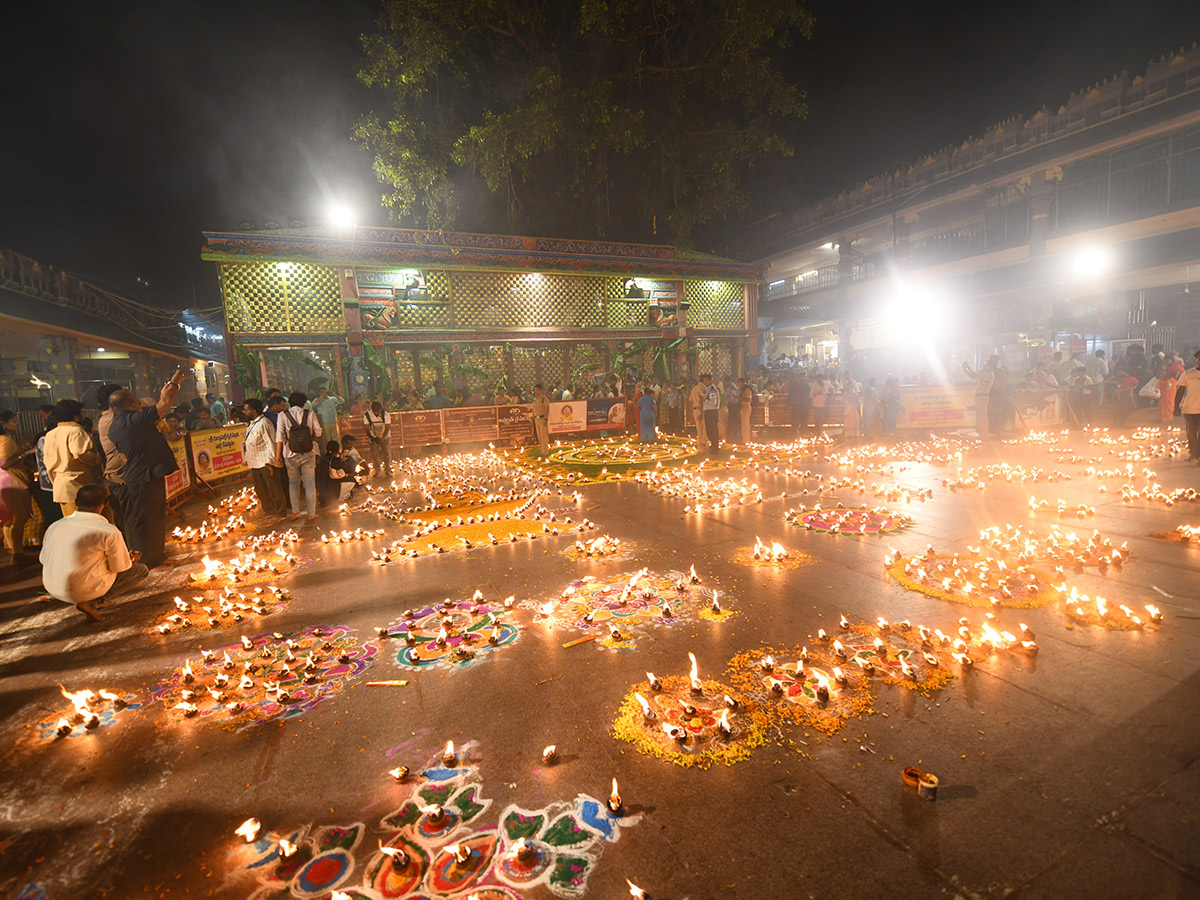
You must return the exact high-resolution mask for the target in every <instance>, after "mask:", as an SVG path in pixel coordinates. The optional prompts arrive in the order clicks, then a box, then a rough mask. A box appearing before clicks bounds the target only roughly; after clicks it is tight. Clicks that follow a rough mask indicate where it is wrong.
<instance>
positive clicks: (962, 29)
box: [0, 0, 1200, 308]
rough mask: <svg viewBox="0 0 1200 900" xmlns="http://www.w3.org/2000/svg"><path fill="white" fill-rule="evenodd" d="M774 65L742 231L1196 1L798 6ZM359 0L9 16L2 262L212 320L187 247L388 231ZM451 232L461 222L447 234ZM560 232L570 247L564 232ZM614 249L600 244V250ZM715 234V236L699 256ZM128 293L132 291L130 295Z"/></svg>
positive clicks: (1098, 68)
mask: <svg viewBox="0 0 1200 900" xmlns="http://www.w3.org/2000/svg"><path fill="white" fill-rule="evenodd" d="M812 8H813V10H814V12H815V14H816V18H817V24H816V33H815V34H814V37H813V39H812V41H811V42H804V41H798V42H796V44H795V45H794V46H793V48H792V50H791V54H790V58H789V60H788V63H787V65H788V66H789V68H790V70H791V71H793V72H794V74H795V78H796V80H797V81H798V83H799V84H801V86H802V87H804V88H805V89H806V90H807V91H808V95H809V117H808V119H807V120H806V121H804V122H803V123H799V124H797V125H795V126H793V127H792V128H791V129H790V130H789V132H788V133H789V135H790V136H791V137H792V139H793V140H794V142H795V143H796V145H797V152H796V155H795V157H793V158H792V159H790V160H787V161H784V162H782V163H778V164H771V165H768V166H763V167H760V169H759V173H760V175H759V177H758V183H757V184H756V185H755V186H754V190H755V197H756V198H758V200H757V202H756V205H755V209H754V210H753V211H752V214H751V215H748V216H747V220H753V219H755V218H757V217H758V216H760V215H765V214H767V213H770V212H773V211H775V210H776V209H778V207H779V204H780V203H781V202H788V201H794V202H798V201H802V200H804V199H818V198H819V197H820V196H823V195H826V194H829V193H836V192H837V190H839V189H841V188H842V187H846V186H852V185H853V184H855V183H857V182H859V181H862V180H865V179H866V178H868V177H870V176H872V175H875V174H877V173H879V172H881V171H883V170H885V169H886V168H887V167H888V166H889V165H890V164H891V163H893V162H910V161H912V160H913V159H915V158H916V157H917V156H919V155H920V154H922V153H925V152H928V151H931V150H934V149H937V148H939V147H941V146H944V145H946V144H948V143H959V142H961V141H962V140H963V139H965V138H966V137H967V136H968V135H970V134H972V133H980V132H982V131H983V129H985V128H986V127H987V126H988V125H989V124H991V123H993V122H996V121H998V120H1000V119H1004V118H1008V117H1009V116H1012V115H1016V114H1021V115H1029V114H1032V113H1033V112H1034V111H1036V110H1037V109H1038V108H1039V107H1041V106H1042V105H1048V106H1051V107H1053V108H1055V109H1056V108H1057V107H1058V106H1059V105H1060V104H1062V103H1064V102H1065V101H1066V99H1067V96H1068V95H1069V94H1070V93H1071V92H1072V91H1074V90H1077V89H1079V88H1081V87H1084V86H1085V85H1087V84H1091V83H1092V82H1095V81H1098V80H1102V79H1104V78H1106V77H1109V76H1111V75H1113V74H1115V73H1117V72H1119V71H1121V70H1123V69H1124V70H1128V71H1130V72H1131V73H1134V74H1137V73H1140V72H1142V71H1143V70H1144V68H1145V65H1146V62H1147V60H1149V59H1150V58H1151V57H1152V56H1153V57H1156V58H1157V57H1158V56H1159V55H1160V54H1161V53H1163V52H1164V51H1167V50H1171V49H1177V48H1179V47H1180V46H1184V45H1187V46H1191V44H1192V43H1193V42H1194V41H1196V40H1200V3H1183V2H1165V0H1155V2H1140V3H1133V2H1125V3H1118V2H1111V0H1109V2H1091V3H1088V2H1079V0H1059V2H1055V0H1046V2H1007V3H992V4H969V3H966V2H960V3H947V2H940V0H931V2H927V3H911V4H910V3H897V2H895V0H892V2H888V3H882V2H859V3H848V2H835V0H815V2H814V3H813V4H812ZM377 9H378V5H377V3H376V2H374V0H340V2H336V3H334V2H328V0H327V2H303V0H289V2H282V0H269V2H265V0H248V2H243V3H239V4H232V3H230V4H175V3H144V4H143V3H122V4H114V5H112V6H111V7H110V6H107V5H105V4H95V3H88V4H80V3H58V4H33V3H31V4H19V5H13V6H11V7H10V8H8V9H6V13H5V22H4V28H5V31H6V32H7V34H6V41H5V45H6V46H5V53H4V54H3V55H2V56H0V85H3V93H2V94H0V96H2V97H3V100H2V101H0V103H2V106H0V108H2V109H3V112H4V114H3V127H2V130H0V172H2V173H3V175H2V177H3V187H2V188H0V246H5V247H11V248H13V249H16V250H18V251H20V252H23V253H25V254H27V255H30V256H32V257H34V258H36V259H39V260H41V261H42V262H45V263H48V264H51V265H55V266H57V267H59V268H62V269H65V270H67V271H68V272H71V273H73V274H76V275H79V276H81V277H85V278H89V279H92V280H96V281H100V282H102V283H107V284H110V285H111V286H113V287H115V288H118V289H120V290H122V291H126V292H129V293H132V294H134V295H135V296H138V297H141V298H142V299H145V300H148V301H150V302H153V303H155V304H157V305H160V306H163V307H168V308H171V307H174V308H179V307H184V306H192V305H194V304H193V291H194V292H195V298H196V304H195V305H199V306H201V307H211V306H215V305H217V304H218V303H219V296H218V291H217V285H216V274H215V267H214V266H212V265H211V264H203V263H201V262H200V260H199V250H200V242H201V238H200V232H201V231H203V230H206V229H207V230H221V229H229V230H234V229H236V228H237V226H238V224H239V223H240V222H241V221H243V220H252V221H258V222H262V221H263V220H264V219H267V218H275V219H277V220H281V221H286V219H287V218H288V217H291V216H300V217H304V216H314V215H321V214H322V213H323V211H324V210H325V209H326V208H327V207H328V206H329V204H330V203H332V202H343V203H345V204H347V205H349V206H351V207H352V208H354V209H355V210H356V212H357V213H358V220H359V221H360V222H362V223H379V224H385V223H386V222H387V216H386V213H385V212H384V211H383V210H382V209H381V208H380V207H379V202H378V196H379V191H378V189H377V187H376V183H375V179H374V176H373V175H372V173H371V160H370V156H369V154H367V153H366V152H364V151H362V150H360V149H359V148H358V146H357V145H355V144H354V143H353V142H352V141H351V140H350V131H351V127H352V125H353V122H354V120H355V119H356V118H357V116H358V115H359V114H360V113H361V112H363V111H365V110H366V109H368V108H369V107H370V105H371V104H372V103H377V102H378V98H375V97H372V95H371V94H370V93H369V92H367V91H366V89H365V88H362V87H361V86H360V85H359V84H358V83H357V81H356V80H355V77H354V74H355V71H356V68H357V65H358V61H359V44H358V36H359V35H360V34H362V33H363V32H364V31H368V30H370V29H371V27H372V23H373V21H374V18H375V15H376V11H377ZM464 230H470V223H464ZM567 236H569V235H567ZM614 237H617V238H619V237H620V236H619V235H615V236H614ZM721 239H722V236H721V235H717V236H716V237H715V239H714V248H715V249H720V247H719V246H718V245H717V244H718V242H719V241H720V240H721ZM139 278H141V279H144V280H145V281H146V282H148V283H149V287H146V286H144V285H143V284H139V283H138V281H137V279H139Z"/></svg>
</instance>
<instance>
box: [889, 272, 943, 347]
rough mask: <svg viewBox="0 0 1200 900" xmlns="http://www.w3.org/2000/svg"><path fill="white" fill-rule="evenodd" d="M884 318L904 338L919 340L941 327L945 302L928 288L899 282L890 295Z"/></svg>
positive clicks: (897, 337)
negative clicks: (939, 299) (936, 297)
mask: <svg viewBox="0 0 1200 900" xmlns="http://www.w3.org/2000/svg"><path fill="white" fill-rule="evenodd" d="M883 320H884V322H885V324H886V327H887V329H888V331H889V332H890V333H891V335H892V336H893V337H895V338H896V339H897V340H900V341H919V340H922V339H924V338H928V337H929V336H930V335H932V334H936V333H937V332H939V331H941V328H942V324H943V323H942V310H941V304H940V303H938V302H937V300H936V299H935V298H934V297H933V296H931V295H930V294H929V293H928V292H926V291H916V290H913V289H912V288H911V287H909V286H907V285H897V287H896V292H895V293H894V294H893V295H892V296H891V297H890V298H889V299H888V303H887V307H886V308H885V310H884V315H883Z"/></svg>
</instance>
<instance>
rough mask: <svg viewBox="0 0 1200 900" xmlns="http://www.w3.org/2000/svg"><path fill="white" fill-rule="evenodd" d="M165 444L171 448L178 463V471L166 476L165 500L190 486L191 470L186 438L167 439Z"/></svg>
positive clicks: (176, 495) (172, 498)
mask: <svg viewBox="0 0 1200 900" xmlns="http://www.w3.org/2000/svg"><path fill="white" fill-rule="evenodd" d="M167 446H168V447H170V448H171V452H172V453H174V454H175V462H177V463H178V464H179V471H178V472H172V473H171V474H170V475H168V476H167V500H174V499H175V498H176V497H178V496H179V495H180V494H183V493H186V492H187V489H188V488H190V487H191V486H192V470H191V465H190V463H189V461H188V448H187V438H178V439H176V440H173V441H167Z"/></svg>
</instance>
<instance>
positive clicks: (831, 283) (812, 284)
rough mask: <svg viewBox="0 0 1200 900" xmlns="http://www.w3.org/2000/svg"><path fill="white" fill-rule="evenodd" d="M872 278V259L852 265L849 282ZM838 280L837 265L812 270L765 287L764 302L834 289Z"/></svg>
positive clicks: (873, 263)
mask: <svg viewBox="0 0 1200 900" xmlns="http://www.w3.org/2000/svg"><path fill="white" fill-rule="evenodd" d="M874 277H875V261H874V260H873V259H868V260H863V261H862V262H857V263H854V264H853V266H852V267H851V273H850V280H851V281H866V280H867V279H868V278H874ZM840 278H841V275H840V274H839V272H838V264H837V263H834V264H833V265H831V266H823V267H822V268H820V269H813V270H812V271H810V272H805V273H804V274H802V275H796V276H793V277H792V278H785V279H783V280H782V281H775V282H772V283H771V284H769V285H767V294H766V300H767V301H768V302H770V301H772V300H786V299H788V298H789V297H799V296H800V295H802V294H811V293H812V292H813V291H823V290H826V289H827V288H834V287H837V285H838V281H839V280H840Z"/></svg>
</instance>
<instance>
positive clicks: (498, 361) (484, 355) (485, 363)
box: [462, 346, 505, 392]
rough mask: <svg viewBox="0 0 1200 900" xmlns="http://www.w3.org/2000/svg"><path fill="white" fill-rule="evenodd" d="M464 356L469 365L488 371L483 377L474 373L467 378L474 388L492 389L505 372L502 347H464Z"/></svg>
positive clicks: (464, 360)
mask: <svg viewBox="0 0 1200 900" xmlns="http://www.w3.org/2000/svg"><path fill="white" fill-rule="evenodd" d="M462 357H463V362H464V363H466V364H467V365H469V366H474V367H475V368H477V369H482V370H483V371H484V372H486V373H487V374H486V375H484V376H482V377H480V376H478V375H472V376H469V377H468V378H467V379H466V381H467V382H468V384H469V385H470V387H471V389H472V390H478V391H480V392H482V391H485V390H488V391H490V390H491V389H492V388H494V387H495V386H496V382H497V381H499V380H500V379H501V378H502V377H503V376H504V374H505V371H504V351H503V350H502V349H501V348H500V347H495V348H493V347H479V346H472V347H464V348H463V351H462Z"/></svg>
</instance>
